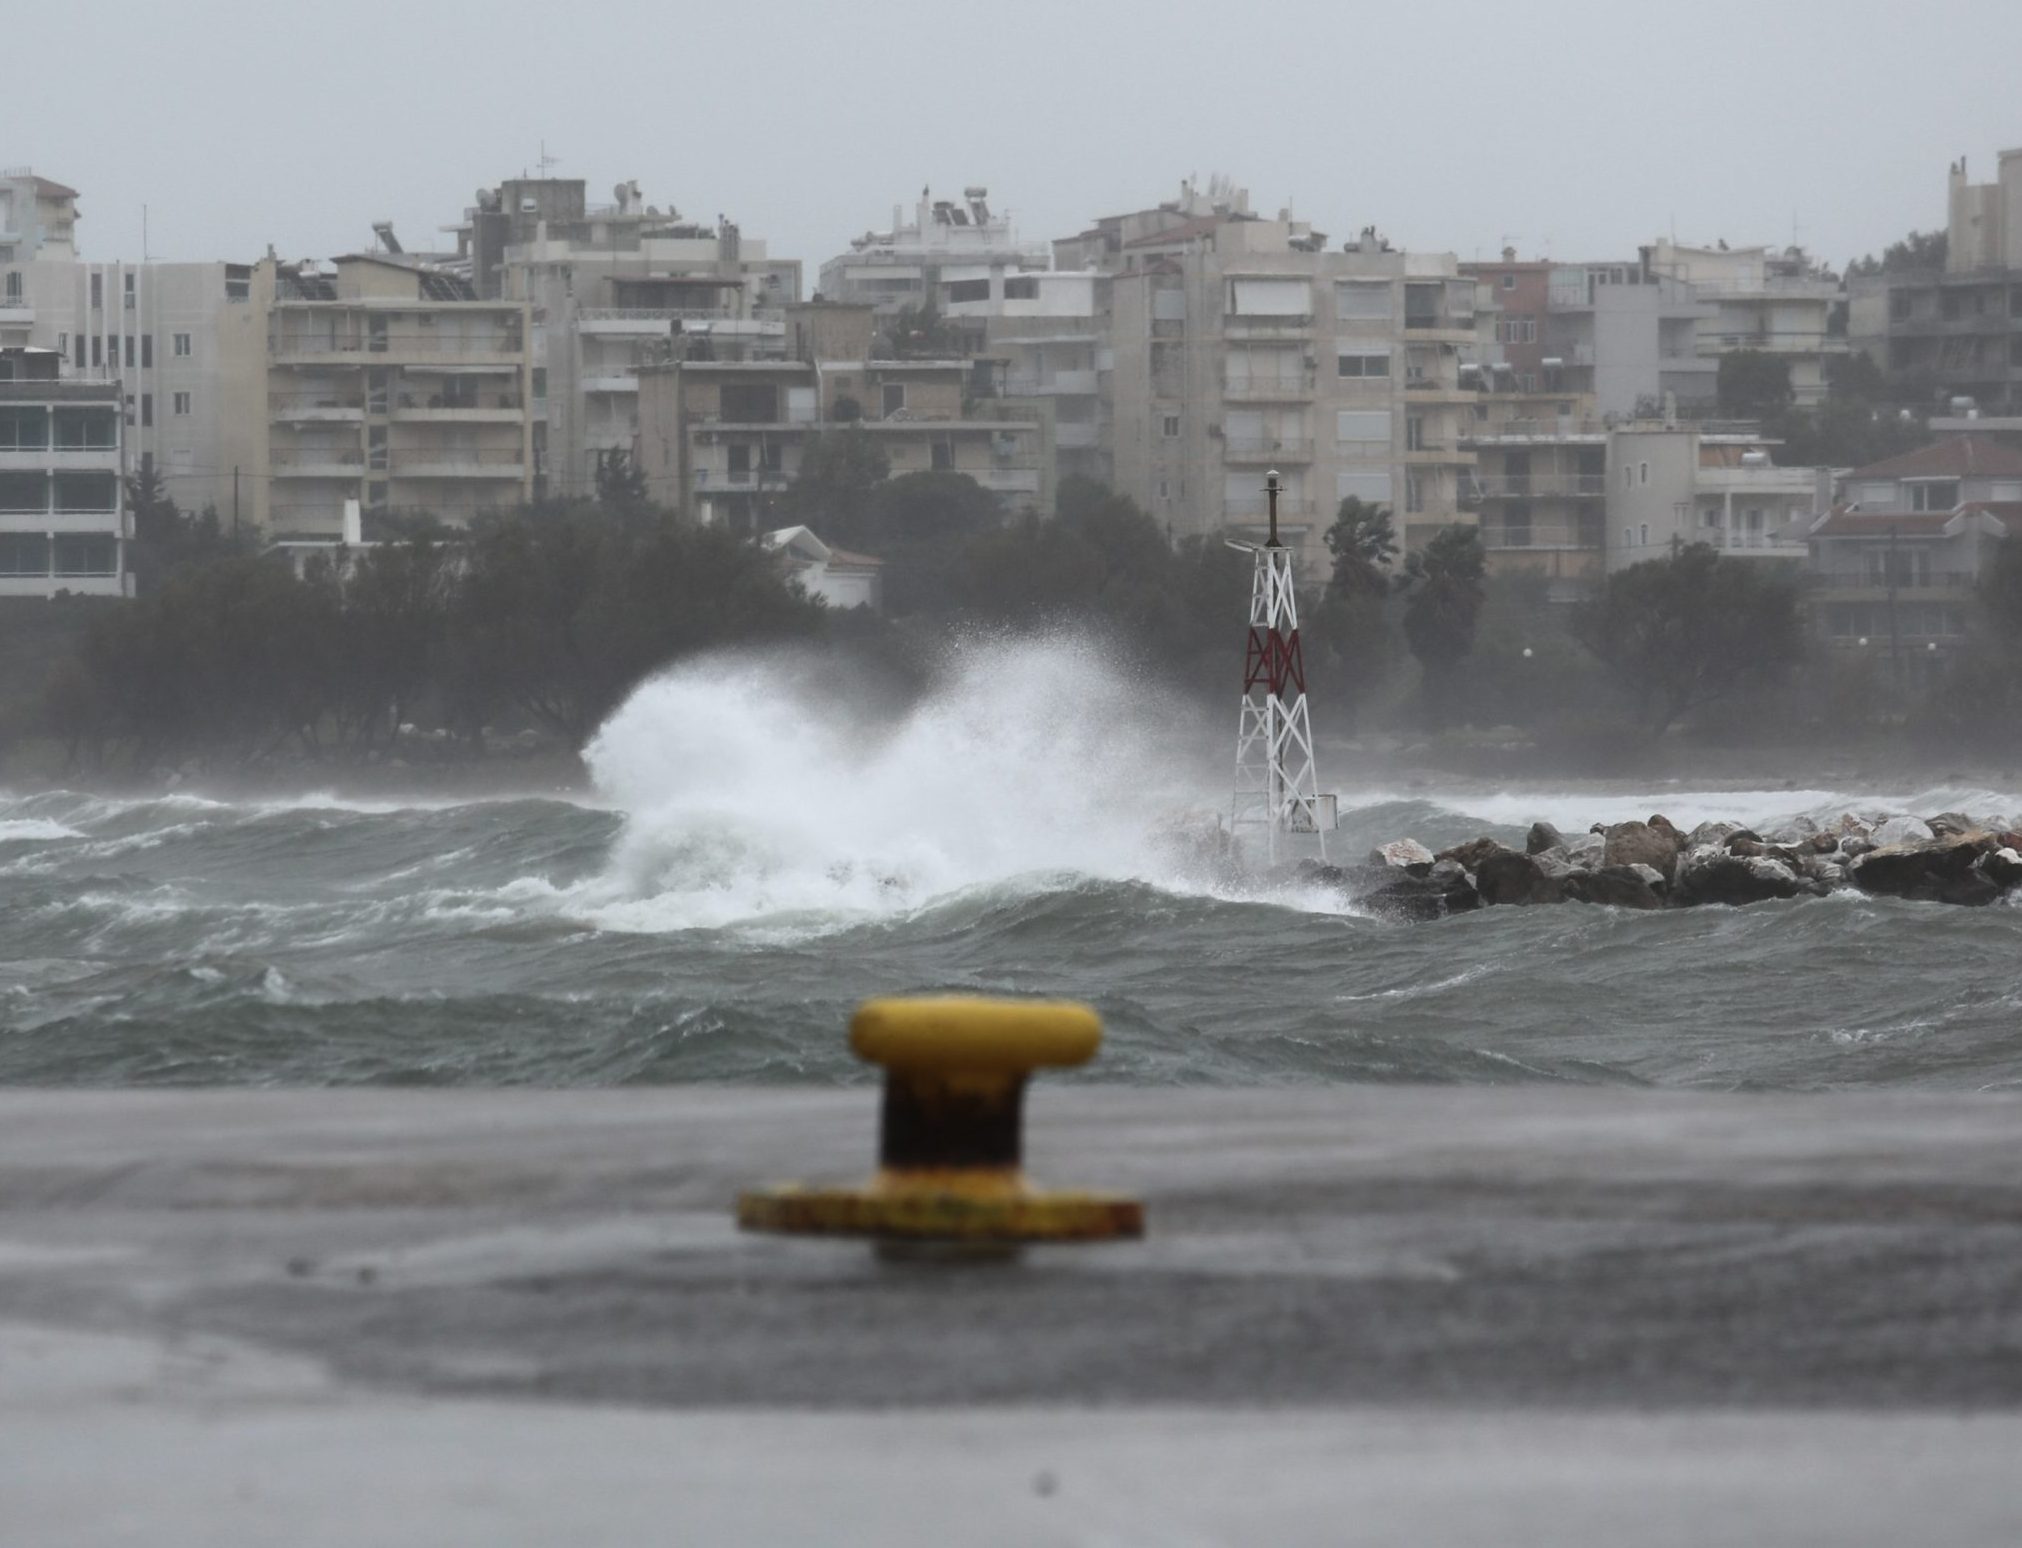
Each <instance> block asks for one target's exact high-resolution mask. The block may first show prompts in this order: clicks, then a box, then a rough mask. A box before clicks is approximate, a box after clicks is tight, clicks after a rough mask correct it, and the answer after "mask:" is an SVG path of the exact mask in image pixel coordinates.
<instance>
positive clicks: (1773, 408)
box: [1716, 349, 1793, 419]
mask: <svg viewBox="0 0 2022 1548" xmlns="http://www.w3.org/2000/svg"><path fill="white" fill-rule="evenodd" d="M1716 391H1717V392H1718V395H1719V401H1720V412H1721V413H1722V414H1724V415H1726V416H1728V417H1729V418H1731V419H1766V418H1768V417H1770V416H1771V415H1774V414H1779V413H1781V412H1782V411H1783V410H1785V409H1787V408H1789V407H1790V403H1791V398H1792V396H1793V395H1792V392H1791V386H1790V362H1789V361H1788V360H1785V359H1783V358H1782V357H1781V356H1779V355H1772V354H1769V353H1767V352H1766V351H1763V350H1759V349H1737V350H1731V351H1729V352H1728V353H1727V354H1724V355H1722V356H1721V357H1720V375H1719V378H1718V384H1717V387H1716Z"/></svg>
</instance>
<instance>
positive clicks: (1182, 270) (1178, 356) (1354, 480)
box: [1054, 183, 1476, 566]
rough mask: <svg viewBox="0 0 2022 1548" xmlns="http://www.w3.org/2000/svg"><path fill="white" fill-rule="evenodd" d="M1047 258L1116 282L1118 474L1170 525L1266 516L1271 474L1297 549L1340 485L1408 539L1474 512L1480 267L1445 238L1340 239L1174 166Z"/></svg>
mask: <svg viewBox="0 0 2022 1548" xmlns="http://www.w3.org/2000/svg"><path fill="white" fill-rule="evenodd" d="M1054 258H1055V263H1056V265H1057V266H1058V267H1061V268H1064V269H1068V270H1083V271H1085V270H1093V271H1095V272H1097V273H1099V274H1101V275H1103V276H1105V277H1106V279H1107V281H1108V286H1109V310H1108V316H1109V329H1108V338H1109V354H1108V357H1107V359H1108V363H1109V372H1108V397H1109V405H1110V408H1109V433H1110V450H1111V466H1112V470H1113V478H1114V482H1115V485H1116V487H1117V488H1118V489H1119V490H1120V491H1121V492H1123V493H1125V494H1128V495H1129V496H1131V498H1133V499H1135V500H1136V501H1138V503H1139V504H1141V505H1142V506H1144V508H1145V509H1146V510H1148V511H1150V512H1151V513H1152V514H1153V515H1154V516H1155V517H1157V518H1158V519H1159V520H1160V521H1161V522H1163V523H1164V524H1165V526H1166V528H1167V530H1168V531H1170V532H1172V533H1173V534H1175V535H1178V536H1185V535H1193V534H1208V533H1214V532H1218V531H1222V530H1225V529H1233V530H1235V531H1237V532H1240V533H1244V534H1249V535H1254V534H1257V533H1260V532H1261V531H1262V530H1263V520H1264V515H1265V499H1264V476H1265V474H1266V473H1267V472H1268V471H1270V470H1272V469H1274V468H1275V469H1276V470H1277V471H1278V473H1279V476H1280V479H1281V482H1282V490H1283V493H1282V495H1281V497H1280V500H1279V504H1278V510H1279V517H1280V522H1279V530H1280V535H1281V537H1283V538H1284V539H1285V541H1287V542H1288V543H1289V544H1291V545H1293V546H1295V547H1297V548H1298V549H1299V550H1300V554H1301V559H1302V562H1304V563H1306V564H1308V565H1313V566H1317V565H1320V564H1323V563H1324V562H1325V561H1326V549H1325V546H1324V543H1323V541H1322V539H1323V536H1324V534H1325V532H1326V529H1327V527H1328V526H1329V524H1330V523H1331V522H1332V520H1333V514H1334V510H1335V508H1336V506H1337V505H1338V504H1339V502H1340V501H1341V500H1342V499H1343V498H1345V497H1347V496H1350V495H1353V496H1356V497H1358V498H1360V499H1364V500H1368V501H1371V502H1374V503H1377V504H1382V505H1387V506H1390V507H1392V508H1393V510H1394V511H1395V512H1396V516H1397V521H1398V526H1399V530H1400V532H1401V533H1402V534H1403V536H1404V539H1405V541H1406V543H1407V544H1408V545H1409V546H1411V547H1413V548H1416V547H1419V546H1421V545H1422V544H1423V543H1424V542H1425V540H1426V539H1427V538H1428V537H1429V536H1430V534H1431V533H1432V532H1433V531H1435V530H1437V529H1438V528H1439V527H1442V526H1448V525H1452V524H1453V523H1456V522H1466V523H1471V522H1472V521H1473V519H1474V518H1473V516H1472V514H1471V513H1468V512H1464V511H1463V510H1462V509H1461V505H1460V498H1459V497H1460V487H1461V479H1462V475H1463V474H1464V473H1467V472H1470V471H1471V470H1472V467H1473V462H1474V457H1473V453H1472V452H1471V451H1468V450H1466V449H1465V448H1464V447H1463V446H1462V445H1461V430H1462V426H1463V421H1464V416H1465V415H1466V413H1467V410H1468V406H1469V405H1470V403H1471V402H1472V399H1473V396H1474V395H1473V394H1472V393H1471V392H1469V391H1467V390H1465V389H1463V387H1462V385H1461V382H1460V368H1461V364H1462V359H1463V356H1464V355H1465V354H1467V353H1469V352H1471V351H1472V350H1473V349H1474V347H1475V342H1476V333H1475V315H1474V312H1475V305H1474V303H1475V290H1476V286H1475V282H1474V281H1473V280H1472V279H1469V278H1464V277H1463V276H1462V275H1461V274H1460V271H1459V268H1458V265H1457V263H1456V261H1455V260H1454V258H1453V257H1452V256H1451V255H1450V254H1416V253H1405V252H1400V251H1397V250H1396V249H1394V248H1392V247H1391V246H1390V245H1389V244H1388V243H1387V242H1384V241H1383V240H1382V239H1381V238H1380V237H1379V236H1377V234H1376V233H1375V232H1374V230H1369V231H1366V232H1364V233H1363V234H1362V235H1361V236H1360V237H1359V238H1357V239H1356V240H1355V241H1353V242H1350V243H1348V244H1347V245H1346V246H1345V247H1344V248H1343V249H1341V250H1337V251H1332V252H1330V251H1328V250H1327V243H1326V238H1325V237H1324V236H1323V235H1321V234H1320V233H1318V232H1315V231H1313V230H1312V229H1311V228H1310V227H1309V226H1308V225H1306V224H1305V223H1304V222H1300V221H1295V220H1293V219H1291V218H1290V216H1289V215H1288V214H1281V215H1280V216H1279V217H1278V218H1276V219H1268V220H1267V219H1263V218H1260V217H1259V216H1257V215H1255V214H1254V213H1253V212H1252V211H1251V210H1250V208H1249V201H1248V196H1247V195H1246V194H1245V193H1244V191H1243V190H1241V189H1240V188H1236V187H1234V186H1232V185H1229V184H1225V183H1217V184H1216V185H1214V186H1211V187H1210V188H1209V189H1207V190H1206V191H1201V190H1198V189H1196V188H1195V187H1194V186H1193V185H1192V184H1190V183H1189V184H1183V185H1182V188H1181V194H1180V197H1179V198H1178V199H1177V200H1174V201H1172V202H1170V203H1167V204H1163V205H1160V206H1157V207H1156V208H1153V209H1148V210H1140V211H1135V212H1132V213H1129V214H1125V215H1116V216H1108V217H1104V218H1103V219H1101V220H1099V221H1097V222H1096V223H1095V225H1094V226H1092V227H1091V228H1089V229H1088V230H1087V231H1085V232H1082V233H1080V234H1078V235H1077V236H1074V237H1070V238H1066V239H1064V240H1062V241H1060V242H1057V243H1055V245H1054Z"/></svg>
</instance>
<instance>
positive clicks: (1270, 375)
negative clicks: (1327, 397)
mask: <svg viewBox="0 0 2022 1548" xmlns="http://www.w3.org/2000/svg"><path fill="white" fill-rule="evenodd" d="M1313 386H1314V373H1313V372H1311V371H1303V370H1301V371H1263V372H1254V371H1253V372H1232V373H1231V374H1230V375H1229V376H1228V378H1227V379H1226V380H1225V381H1224V382H1223V383H1222V396H1223V397H1225V398H1238V399H1240V398H1252V399H1258V398H1264V399H1268V398H1308V397H1311V396H1312V395H1313Z"/></svg>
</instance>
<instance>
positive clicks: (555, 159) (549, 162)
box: [535, 136, 561, 177]
mask: <svg viewBox="0 0 2022 1548" xmlns="http://www.w3.org/2000/svg"><path fill="white" fill-rule="evenodd" d="M560 164H561V158H560V157H559V156H550V155H549V154H548V142H547V139H546V137H545V136H544V137H543V138H542V140H541V159H540V160H539V161H538V162H536V163H535V165H536V166H538V167H539V168H540V169H541V176H542V177H546V176H547V175H548V171H549V169H550V168H552V167H556V166H559V165H560Z"/></svg>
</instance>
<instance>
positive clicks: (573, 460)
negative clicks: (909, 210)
mask: <svg viewBox="0 0 2022 1548" xmlns="http://www.w3.org/2000/svg"><path fill="white" fill-rule="evenodd" d="M613 194H614V199H613V202H611V203H609V204H590V203H589V202H588V201H587V198H586V195H585V185H584V182H583V180H582V179H580V178H516V179H508V180H506V181H505V182H502V183H501V184H499V186H498V187H497V188H496V189H491V190H486V191H484V192H482V193H481V194H480V196H479V203H478V204H477V205H476V206H475V207H473V208H472V209H471V210H469V211H468V212H466V216H465V220H464V223H463V224H462V225H461V226H460V227H458V228H457V232H458V239H459V248H460V251H461V254H462V256H463V257H464V258H465V259H466V260H467V261H468V262H469V264H470V268H471V274H472V283H473V285H474V286H475V288H476V291H477V294H478V295H479V296H480V297H481V298H484V299H493V298H498V299H505V300H515V301H522V302H525V303H526V304H527V305H528V306H529V307H531V308H532V312H533V319H534V328H533V342H532V349H533V397H534V406H535V435H536V449H537V454H538V461H539V475H540V476H539V480H538V487H539V489H540V490H541V492H542V493H544V494H548V495H553V496H557V497H563V498H583V497H588V496H590V495H592V494H594V493H595V490H596V473H597V467H598V465H599V463H600V462H601V461H602V460H603V459H604V458H606V457H608V456H609V455H610V454H611V453H612V452H614V451H623V452H626V453H630V452H631V451H632V450H633V448H634V444H635V442H636V440H637V438H638V433H639V368H640V367H641V366H644V365H652V364H663V363H665V362H666V361H668V360H671V359H673V358H675V357H676V356H677V355H680V356H683V357H694V358H709V359H750V358H773V359H777V358H778V357H779V356H780V355H781V354H782V353H783V352H784V342H783V323H782V316H783V311H782V309H783V308H784V307H786V306H788V305H791V304H793V303H795V302H797V301H799V300H800V288H801V269H800V262H799V260H798V259H786V258H772V257H770V256H769V255H768V254H767V252H766V247H765V244H764V243H763V242H762V241H759V240H757V239H755V238H752V237H749V236H746V235H745V234H744V233H743V232H742V231H741V230H740V229H739V228H738V227H737V225H736V224H734V223H733V222H730V221H727V220H723V219H721V218H719V219H718V221H717V222H716V224H715V225H713V226H710V225H703V224H698V223H696V222H694V221H690V220H687V219H685V218H684V217H683V216H682V215H681V212H680V211H679V210H676V209H674V208H672V207H671V206H670V207H668V208H666V209H661V208H659V207H658V206H655V205H649V204H647V203H646V202H645V201H644V199H643V197H642V196H641V194H640V192H639V185H638V184H637V183H636V182H625V183H620V184H618V185H617V186H616V187H615V188H614V189H613Z"/></svg>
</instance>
